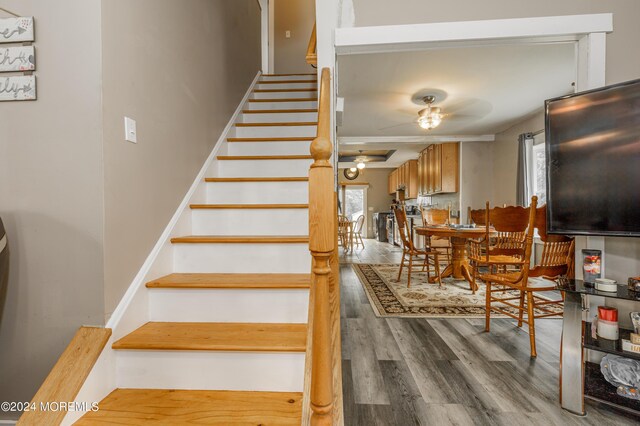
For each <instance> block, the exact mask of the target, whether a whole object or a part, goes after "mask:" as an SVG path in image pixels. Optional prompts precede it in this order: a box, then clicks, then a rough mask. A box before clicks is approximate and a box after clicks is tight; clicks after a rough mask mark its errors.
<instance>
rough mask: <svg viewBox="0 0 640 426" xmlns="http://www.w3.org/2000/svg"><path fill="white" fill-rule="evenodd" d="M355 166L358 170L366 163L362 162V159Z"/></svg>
mask: <svg viewBox="0 0 640 426" xmlns="http://www.w3.org/2000/svg"><path fill="white" fill-rule="evenodd" d="M356 167H357V168H358V169H360V170H362V169H364V168H365V167H367V166H366V164H364V163H363V162H362V161H361V162H359V163H358V164H356Z"/></svg>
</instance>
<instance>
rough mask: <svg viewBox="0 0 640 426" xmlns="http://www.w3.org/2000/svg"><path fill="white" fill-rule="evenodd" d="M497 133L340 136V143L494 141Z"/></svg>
mask: <svg viewBox="0 0 640 426" xmlns="http://www.w3.org/2000/svg"><path fill="white" fill-rule="evenodd" d="M495 140H496V135H452V136H438V135H425V136H339V137H338V144H339V145H364V144H376V143H412V144H421V143H445V142H493V141H495Z"/></svg>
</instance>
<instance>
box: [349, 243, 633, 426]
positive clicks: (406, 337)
mask: <svg viewBox="0 0 640 426" xmlns="http://www.w3.org/2000/svg"><path fill="white" fill-rule="evenodd" d="M340 253H341V256H340V259H341V262H342V264H341V271H340V277H341V283H340V287H341V291H342V294H341V317H342V318H341V327H342V374H343V392H344V415H345V425H347V426H361V425H362V426H365V425H366V426H369V425H381V426H390V425H398V426H408V425H437V426H446V425H514V424H518V425H582V424H586V425H632V424H638V419H635V418H633V417H627V416H626V415H624V414H621V413H618V412H615V411H612V410H610V409H608V408H606V407H603V406H598V405H594V404H588V405H587V413H588V414H587V416H585V417H579V416H575V415H572V414H570V413H568V412H566V411H564V410H562V409H561V408H560V405H559V403H558V367H559V342H560V333H561V320H557V319H548V320H539V321H537V322H536V334H537V338H538V358H537V359H535V360H532V359H531V358H530V357H529V336H528V335H527V332H526V331H525V330H524V329H519V328H517V327H516V326H515V324H514V322H513V321H511V320H507V319H496V320H493V321H492V329H491V333H485V332H484V320H483V319H421V318H415V319H414V318H378V317H376V316H375V315H374V313H373V310H372V309H371V306H370V305H369V301H368V300H367V296H366V295H365V293H364V290H363V288H362V285H361V284H360V282H359V280H358V277H357V276H356V274H355V273H354V272H353V270H352V268H351V265H350V263H398V262H399V260H400V256H401V255H402V252H401V250H400V248H398V247H392V246H391V245H390V244H387V243H379V242H377V241H374V240H365V249H364V250H363V249H362V248H360V249H359V250H358V249H356V250H354V253H350V254H346V255H344V254H343V250H342V248H340Z"/></svg>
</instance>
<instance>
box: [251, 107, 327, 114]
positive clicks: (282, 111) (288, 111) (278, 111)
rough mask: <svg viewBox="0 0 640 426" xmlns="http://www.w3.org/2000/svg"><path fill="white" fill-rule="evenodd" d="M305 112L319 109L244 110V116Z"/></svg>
mask: <svg viewBox="0 0 640 426" xmlns="http://www.w3.org/2000/svg"><path fill="white" fill-rule="evenodd" d="M304 112H318V109H317V108H300V109H244V110H242V113H243V114H297V113H304Z"/></svg>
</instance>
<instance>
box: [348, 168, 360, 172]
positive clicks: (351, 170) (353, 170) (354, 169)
mask: <svg viewBox="0 0 640 426" xmlns="http://www.w3.org/2000/svg"><path fill="white" fill-rule="evenodd" d="M356 170H358V169H357V168H356V167H351V168H350V169H349V171H350V172H352V173H353V172H355V171H356Z"/></svg>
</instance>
